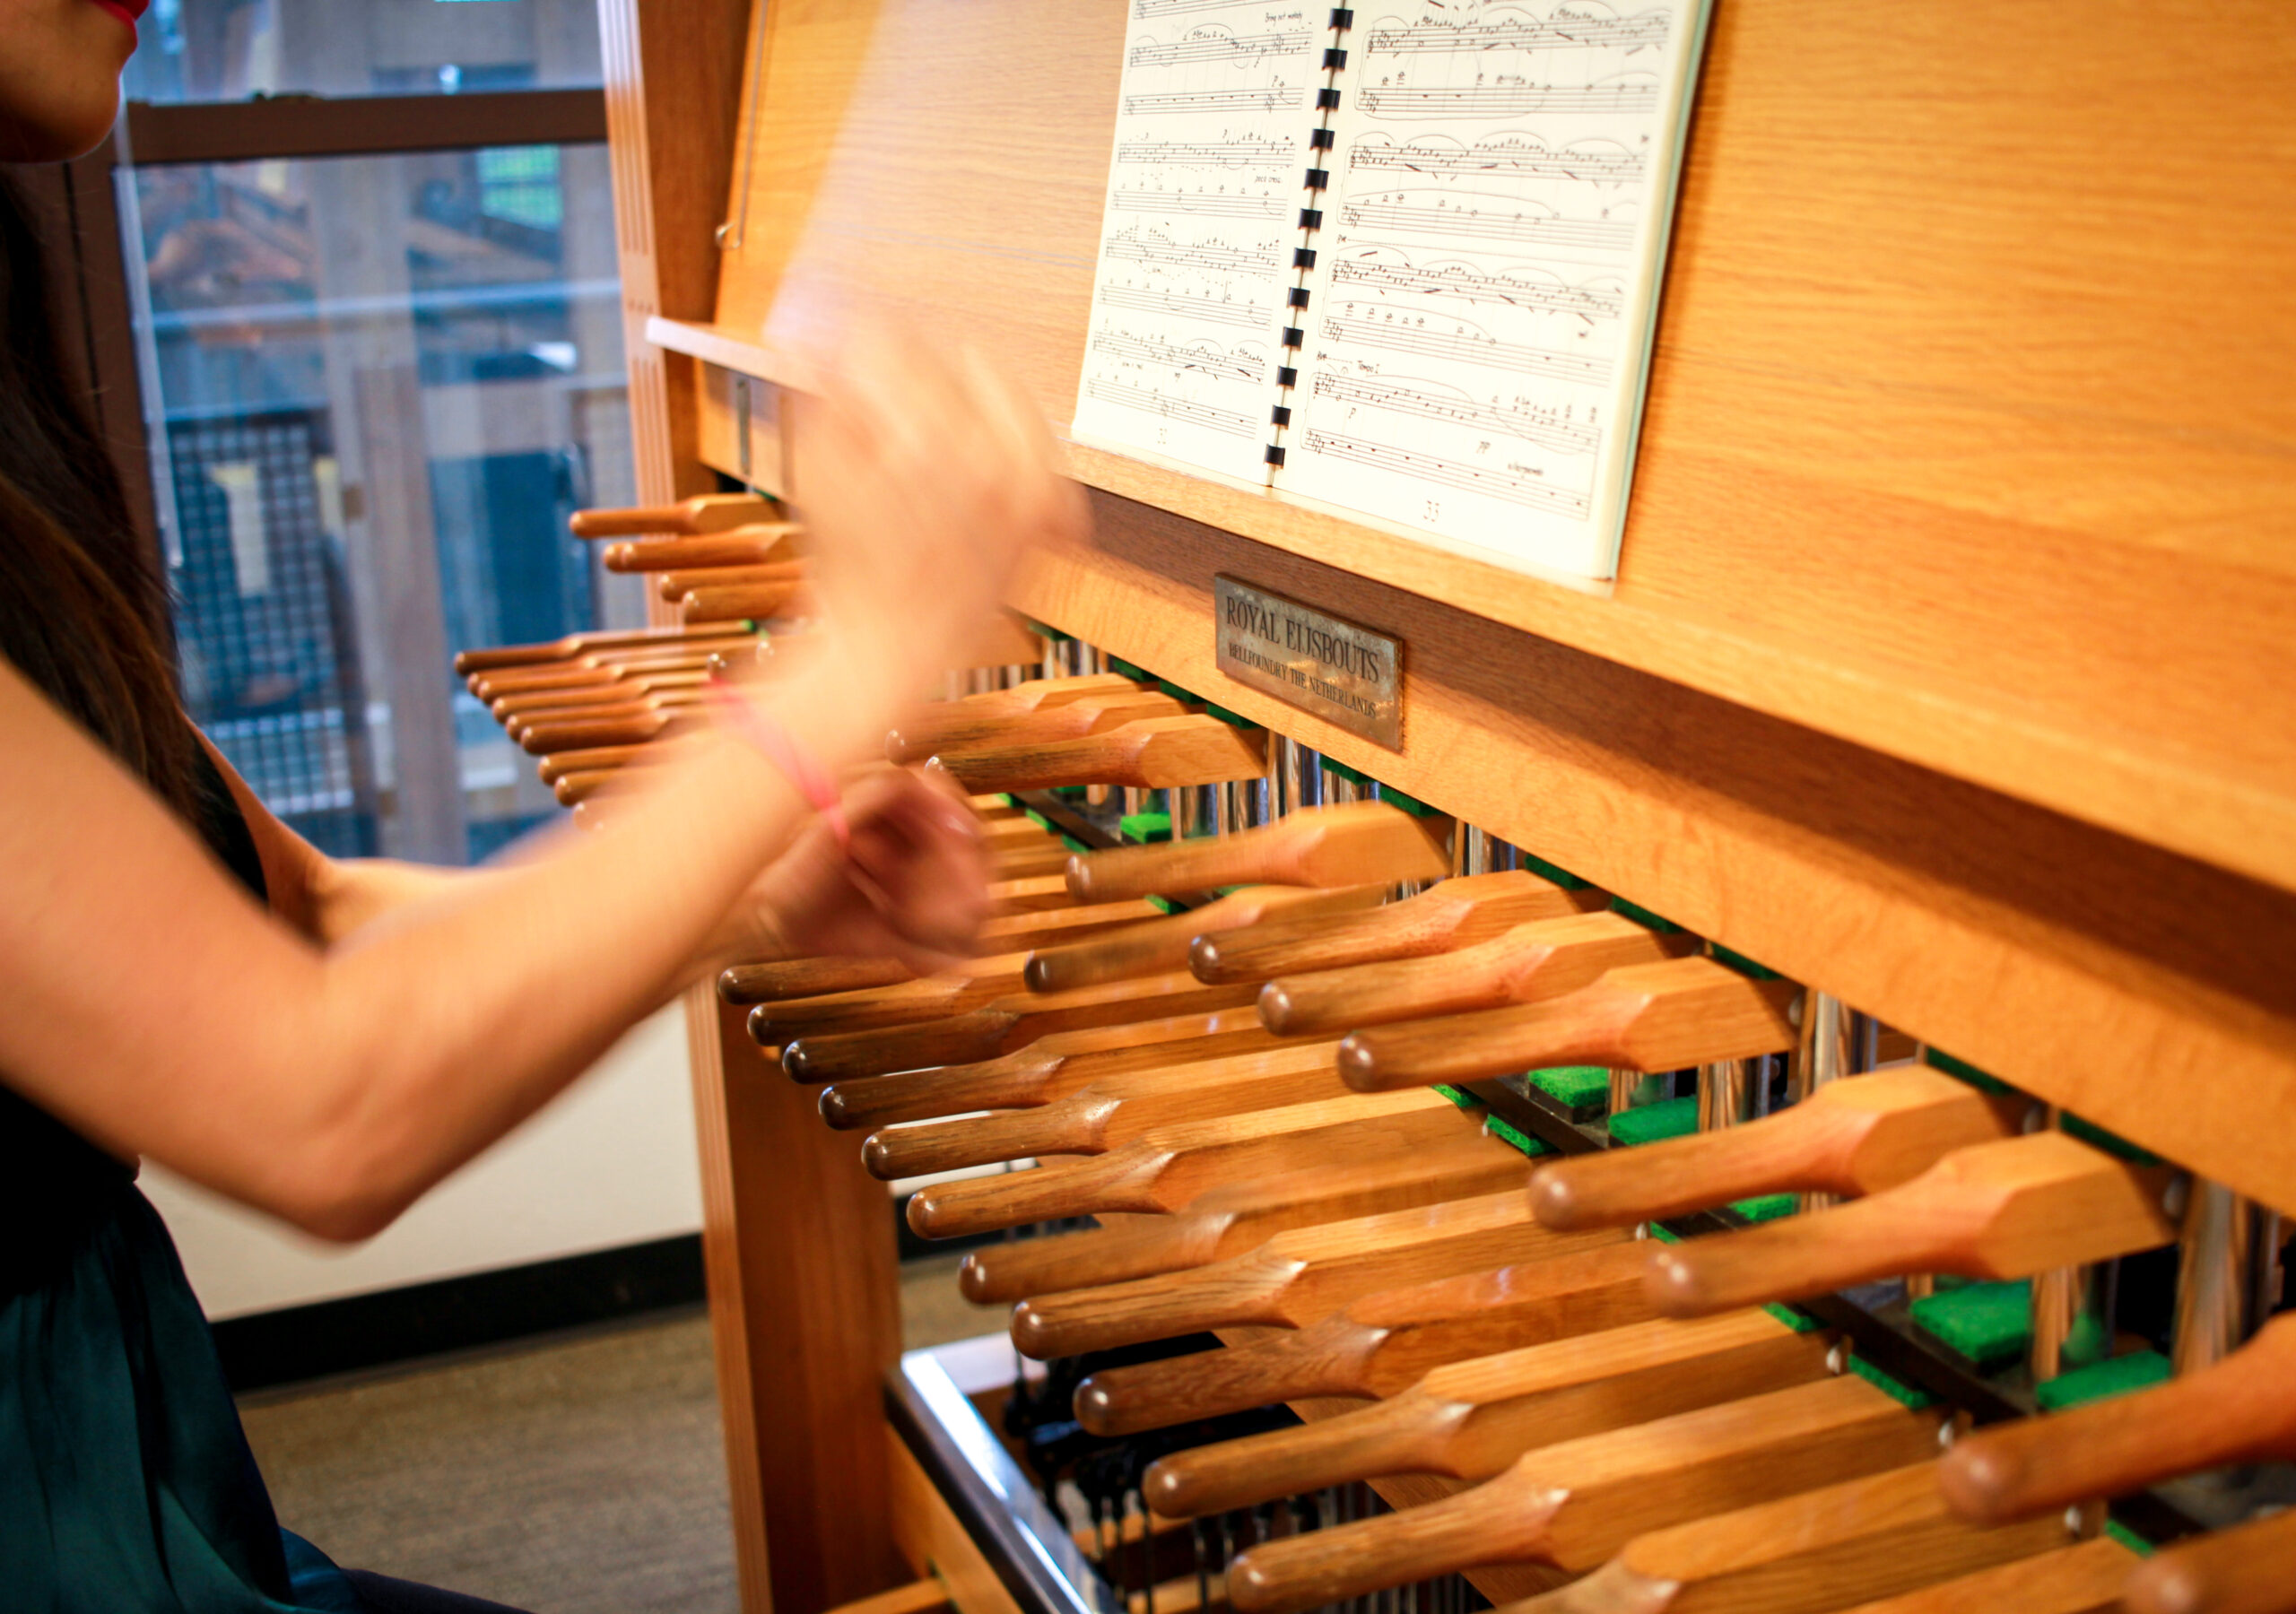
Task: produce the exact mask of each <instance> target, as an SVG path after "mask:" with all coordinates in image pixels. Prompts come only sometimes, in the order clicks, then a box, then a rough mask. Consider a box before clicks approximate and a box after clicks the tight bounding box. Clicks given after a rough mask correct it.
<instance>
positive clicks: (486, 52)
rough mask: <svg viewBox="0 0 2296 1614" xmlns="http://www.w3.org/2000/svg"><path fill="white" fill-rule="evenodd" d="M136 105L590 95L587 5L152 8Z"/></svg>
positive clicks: (594, 52)
mask: <svg viewBox="0 0 2296 1614" xmlns="http://www.w3.org/2000/svg"><path fill="white" fill-rule="evenodd" d="M142 33H143V44H142V47H141V48H139V49H138V50H137V51H136V53H135V60H134V61H132V62H131V63H130V64H129V65H128V71H127V78H126V91H127V94H128V95H129V96H130V97H131V98H132V99H134V100H142V101H151V102H154V103H160V104H167V103H172V102H178V101H236V100H247V99H248V97H249V96H253V95H294V94H309V95H326V96H348V95H413V94H423V93H430V94H454V93H456V92H457V91H474V90H555V89H575V88H589V87H594V86H596V85H597V84H598V83H600V82H602V79H601V75H600V73H599V65H598V18H597V10H596V0H358V3H357V4H351V3H349V0H152V8H151V10H150V11H149V12H147V13H144V17H143V29H142Z"/></svg>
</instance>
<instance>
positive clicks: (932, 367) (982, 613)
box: [792, 321, 1091, 715]
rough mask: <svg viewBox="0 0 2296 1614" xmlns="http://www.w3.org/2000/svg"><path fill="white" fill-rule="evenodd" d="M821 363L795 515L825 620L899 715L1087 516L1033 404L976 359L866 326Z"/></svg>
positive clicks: (801, 429)
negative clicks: (808, 542) (1027, 569)
mask: <svg viewBox="0 0 2296 1614" xmlns="http://www.w3.org/2000/svg"><path fill="white" fill-rule="evenodd" d="M819 363H820V372H819V373H820V379H819V381H818V383H817V387H818V390H816V391H812V392H809V393H807V394H805V395H801V396H800V397H799V398H798V399H797V401H796V407H795V412H794V420H795V438H794V446H793V449H792V458H793V461H794V464H795V467H796V490H795V491H796V497H797V503H798V508H799V514H800V515H801V516H803V517H804V520H805V522H806V524H807V526H808V528H809V530H810V533H811V535H812V539H813V553H814V555H815V557H816V559H815V562H814V564H815V567H816V568H817V575H818V577H819V584H818V588H819V597H820V599H821V602H822V609H823V613H824V615H825V616H826V617H827V619H828V620H829V623H830V625H831V629H832V630H833V632H834V634H835V635H836V637H837V638H838V639H839V640H840V641H841V642H842V643H841V647H842V648H843V649H844V650H845V651H846V653H847V655H848V657H849V658H850V664H857V665H858V666H859V667H860V668H862V669H865V670H866V672H869V673H875V672H882V674H883V678H884V680H885V682H884V684H883V694H884V695H885V696H886V698H888V699H890V700H891V702H892V703H893V704H894V707H895V709H896V710H897V709H898V706H899V705H900V703H905V702H907V701H909V700H910V699H915V698H916V697H917V695H918V691H920V690H923V689H925V688H926V684H927V682H928V681H930V680H931V679H933V678H935V677H937V676H938V675H939V674H941V673H942V672H944V671H946V670H947V669H948V668H949V667H950V666H951V665H952V664H954V663H955V661H956V660H957V658H958V656H959V655H960V653H961V651H962V650H963V649H964V648H965V646H966V645H967V644H968V642H969V641H970V640H972V639H973V638H974V636H976V635H978V633H979V631H980V630H981V629H982V627H983V625H984V624H985V623H986V622H987V620H988V617H989V613H990V612H992V611H993V610H995V609H996V606H997V605H998V604H999V603H1001V601H1002V600H1003V597H1004V594H1005V586H1006V583H1007V582H1008V580H1009V579H1010V577H1011V576H1012V572H1013V567H1014V566H1015V565H1016V564H1017V563H1018V561H1019V560H1020V559H1021V557H1022V555H1023V554H1024V553H1025V552H1026V551H1028V550H1030V549H1031V548H1032V547H1036V546H1039V545H1050V544H1057V543H1063V542H1074V541H1077V540H1079V539H1081V538H1083V536H1084V535H1085V534H1086V533H1087V532H1088V531H1089V530H1090V525H1091V522H1090V517H1089V516H1088V514H1087V511H1086V507H1085V503H1084V499H1083V492H1082V491H1081V490H1079V489H1078V488H1077V486H1076V485H1075V483H1074V482H1070V481H1068V480H1067V479H1066V478H1065V477H1064V476H1062V475H1060V474H1059V473H1058V472H1057V470H1056V469H1055V451H1054V445H1053V441H1052V436H1051V433H1050V432H1049V431H1048V430H1046V427H1045V423H1044V421H1043V418H1042V417H1041V416H1040V415H1039V412H1038V411H1037V408H1036V405H1035V404H1032V403H1031V402H1030V400H1029V399H1028V397H1027V396H1026V395H1024V394H1022V392H1021V391H1020V389H1019V388H1018V387H1016V386H1013V383H1012V382H1011V381H1009V380H1007V379H1006V378H1005V377H1003V376H1002V375H1000V374H999V373H997V372H996V370H995V369H993V368H992V367H991V366H990V365H989V364H988V363H987V361H986V360H983V359H982V358H981V357H980V356H979V355H978V353H975V352H972V351H959V352H957V353H955V354H947V353H944V352H940V351H935V349H934V348H933V347H932V346H931V345H930V344H929V343H926V342H925V341H924V340H922V339H921V338H919V337H917V336H915V335H914V334H909V333H903V332H897V331H894V330H892V329H891V328H890V327H888V326H885V325H882V324H878V323H872V322H867V321H857V322H852V323H849V324H848V325H845V326H844V331H843V334H842V335H841V336H840V337H839V340H838V342H837V343H836V345H835V348H834V351H832V352H831V353H829V354H827V355H825V356H824V357H823V358H822V359H821V360H820V361H819ZM873 692H874V691H873ZM889 715H890V714H889Z"/></svg>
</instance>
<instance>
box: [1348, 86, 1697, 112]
mask: <svg viewBox="0 0 2296 1614" xmlns="http://www.w3.org/2000/svg"><path fill="white" fill-rule="evenodd" d="M1363 105H1364V107H1365V108H1366V109H1367V110H1368V111H1370V113H1371V115H1372V116H1373V117H1393V118H1408V119H1425V118H1436V117H1441V118H1454V117H1525V116H1526V115H1527V114H1530V113H1533V112H1561V113H1566V114H1569V115H1570V116H1572V117H1586V116H1588V115H1589V114H1593V113H1602V112H1618V113H1630V114H1647V113H1649V112H1653V111H1656V110H1657V106H1658V86H1657V82H1655V81H1651V80H1639V81H1637V80H1629V81H1627V82H1622V83H1611V84H1504V83H1502V84H1469V85H1467V86H1465V87H1464V88H1462V89H1457V90H1448V89H1435V90H1419V89H1410V88H1405V89H1395V90H1390V89H1380V90H1366V91H1363Z"/></svg>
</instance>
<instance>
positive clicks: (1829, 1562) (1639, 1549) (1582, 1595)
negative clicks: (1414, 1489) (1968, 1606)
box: [1502, 1462, 2068, 1614]
mask: <svg viewBox="0 0 2296 1614" xmlns="http://www.w3.org/2000/svg"><path fill="white" fill-rule="evenodd" d="M1932 1468H1933V1465H1932V1464H1929V1463H1926V1462H1925V1463H1922V1464H1920V1465H1918V1466H1917V1467H1910V1468H1901V1469H1892V1470H1891V1471H1889V1472H1887V1473H1882V1474H1872V1475H1868V1476H1867V1477H1865V1478H1864V1479H1860V1480H1846V1481H1844V1482H1842V1483H1841V1484H1839V1485H1829V1486H1827V1487H1825V1488H1822V1489H1819V1490H1805V1491H1803V1492H1802V1493H1801V1494H1800V1495H1799V1496H1789V1497H1783V1498H1781V1499H1780V1500H1778V1501H1774V1502H1761V1503H1757V1504H1756V1505H1754V1506H1750V1507H1744V1506H1742V1507H1739V1508H1736V1509H1735V1511H1732V1512H1729V1513H1717V1514H1714V1515H1713V1516H1711V1517H1709V1518H1702V1519H1698V1520H1696V1521H1695V1522H1693V1523H1685V1524H1675V1525H1672V1526H1670V1527H1668V1528H1665V1529H1663V1530H1656V1531H1652V1532H1649V1533H1648V1534H1646V1535H1641V1536H1638V1537H1636V1538H1635V1539H1634V1540H1631V1541H1629V1542H1627V1543H1626V1545H1625V1546H1624V1547H1622V1548H1621V1549H1619V1550H1618V1554H1617V1556H1616V1557H1615V1558H1612V1559H1611V1560H1610V1562H1608V1563H1606V1564H1605V1565H1604V1566H1602V1567H1601V1568H1599V1569H1596V1571H1595V1572H1594V1573H1593V1574H1592V1575H1588V1576H1587V1578H1586V1579H1584V1580H1581V1581H1578V1582H1575V1583H1573V1584H1570V1585H1569V1586H1566V1587H1564V1588H1562V1589H1561V1591H1559V1592H1547V1593H1545V1594H1544V1595H1543V1596H1540V1597H1535V1598H1532V1599H1529V1600H1528V1601H1524V1602H1519V1603H1510V1604H1506V1605H1502V1606H1503V1607H1505V1608H1506V1609H1507V1610H1508V1614H1630V1611H1631V1614H1835V1610H1841V1609H1847V1608H1850V1607H1853V1606H1855V1605H1856V1604H1857V1603H1859V1602H1862V1601H1872V1600H1874V1599H1875V1598H1881V1597H1890V1596H1895V1595H1897V1594H1899V1593H1900V1592H1911V1591H1915V1590H1917V1589H1918V1588H1920V1587H1923V1586H1928V1585H1935V1584H1937V1583H1938V1582H1940V1581H1948V1580H1952V1579H1955V1578H1957V1577H1959V1576H1962V1575H1972V1574H1975V1573H1976V1572H1978V1571H1979V1570H1982V1569H1989V1568H1991V1567H1992V1566H1995V1565H1996V1564H2005V1563H2009V1562H2012V1561H2013V1560H2015V1559H2019V1558H2031V1557H2032V1556H2033V1555H2035V1554H2036V1553H2041V1552H2048V1551H2052V1550H2054V1549H2057V1548H2061V1547H2064V1546H2066V1545H2067V1544H2068V1543H2067V1540H2066V1533H2065V1525H2064V1523H2063V1522H2062V1521H2061V1520H2057V1519H2041V1520H2036V1521H2034V1522H2032V1523H2025V1524H2012V1525H2008V1526H2006V1527H2004V1528H1999V1529H1986V1528H1983V1527H1980V1526H1979V1525H1974V1524H1970V1523H1965V1522H1963V1521H1962V1520H1960V1519H1957V1518H1955V1517H1953V1516H1952V1514H1949V1513H1947V1512H1946V1511H1945V1505H1944V1500H1943V1499H1942V1498H1941V1497H1939V1496H1938V1495H1937V1481H1936V1477H1935V1473H1934V1472H1933V1471H1932ZM1715 1501H1716V1502H1717V1503H1719V1504H1722V1505H1724V1506H1726V1505H1727V1499H1726V1497H1717V1498H1715Z"/></svg>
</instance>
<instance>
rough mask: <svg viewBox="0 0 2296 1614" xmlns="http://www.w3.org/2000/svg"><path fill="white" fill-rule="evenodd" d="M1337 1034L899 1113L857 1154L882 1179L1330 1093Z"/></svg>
mask: <svg viewBox="0 0 2296 1614" xmlns="http://www.w3.org/2000/svg"><path fill="white" fill-rule="evenodd" d="M1335 1046H1337V1045H1336V1044H1334V1043H1328V1042H1321V1043H1308V1044H1303V1045H1300V1046H1283V1047H1275V1048H1266V1049H1262V1050H1259V1051H1257V1052H1253V1053H1245V1054H1230V1055H1229V1056H1227V1057H1226V1058H1223V1059H1208V1060H1191V1061H1190V1062H1189V1063H1186V1064H1171V1065H1159V1066H1151V1067H1148V1068H1146V1069H1143V1070H1137V1071H1131V1072H1126V1073H1124V1074H1122V1075H1112V1076H1108V1077H1105V1078H1103V1079H1101V1080H1098V1081H1094V1082H1092V1083H1091V1085H1089V1086H1087V1087H1084V1088H1082V1089H1078V1090H1077V1091H1075V1092H1073V1093H1071V1094H1069V1095H1068V1096H1067V1097H1066V1098H1058V1099H1055V1100H1054V1101H1053V1102H1052V1103H1050V1104H1046V1105H1039V1106H1037V1107H1035V1108H1033V1109H1021V1110H1010V1111H1007V1112H1005V1113H1004V1114H1002V1115H954V1116H952V1117H950V1118H949V1119H946V1120H932V1121H912V1122H905V1123H898V1124H894V1125H891V1126H888V1127H885V1128H883V1129H881V1130H880V1131H877V1132H872V1133H870V1134H869V1137H868V1138H867V1140H866V1141H865V1142H864V1143H863V1144H862V1146H861V1159H862V1162H863V1164H865V1166H867V1167H868V1168H869V1173H870V1175H871V1176H878V1177H883V1178H884V1179H885V1180H886V1181H887V1182H891V1181H894V1180H896V1179H898V1178H900V1177H912V1176H926V1175H928V1174H929V1173H932V1172H936V1171H958V1170H961V1169H963V1168H964V1167H968V1166H987V1165H993V1164H995V1163H996V1162H997V1161H1000V1160H1026V1159H1032V1158H1036V1157H1037V1156H1039V1155H1098V1154H1106V1153H1107V1152H1108V1151H1109V1150H1111V1149H1114V1148H1117V1147H1118V1146H1120V1145H1122V1144H1126V1143H1129V1142H1131V1141H1133V1140H1134V1139H1135V1138H1138V1137H1142V1136H1144V1135H1145V1134H1147V1133H1148V1132H1152V1131H1154V1130H1155V1129H1157V1128H1159V1127H1166V1126H1177V1125H1179V1124H1182V1123H1185V1122H1189V1121H1204V1120H1209V1119H1211V1118H1213V1117H1214V1116H1218V1115H1242V1114H1244V1113H1246V1112H1248V1111H1251V1110H1261V1109H1281V1108H1283V1106H1286V1105H1292V1104H1310V1103H1313V1102H1314V1101H1315V1100H1317V1099H1318V1098H1340V1097H1342V1096H1343V1095H1344V1094H1345V1092H1346V1091H1347V1089H1345V1088H1344V1087H1342V1086H1340V1084H1339V1079H1338V1078H1337V1077H1336V1076H1335V1075H1333V1074H1332V1068H1331V1051H1332V1049H1333V1048H1334V1047H1335Z"/></svg>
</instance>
